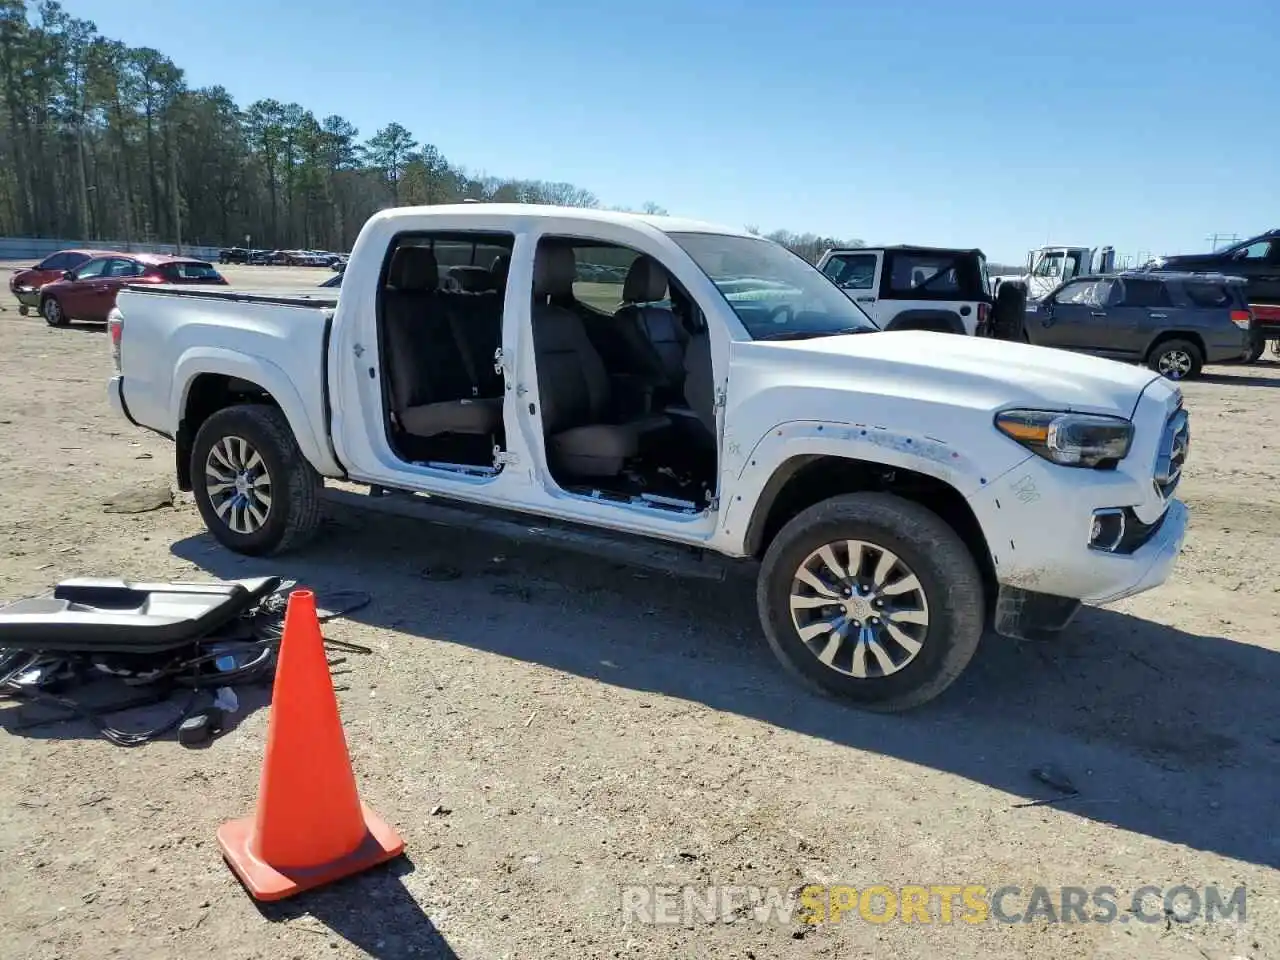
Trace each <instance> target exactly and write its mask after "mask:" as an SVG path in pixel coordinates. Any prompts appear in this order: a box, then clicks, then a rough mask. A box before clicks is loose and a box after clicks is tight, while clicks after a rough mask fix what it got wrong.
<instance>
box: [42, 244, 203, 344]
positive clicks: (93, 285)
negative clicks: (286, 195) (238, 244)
mask: <svg viewBox="0 0 1280 960" xmlns="http://www.w3.org/2000/svg"><path fill="white" fill-rule="evenodd" d="M131 283H141V284H182V285H186V284H212V285H215V286H226V283H227V281H226V280H225V279H224V278H223V276H222V275H221V274H220V273H218V271H217V270H216V269H214V267H213V264H211V263H206V262H205V261H203V260H194V259H191V258H188V257H169V256H163V255H161V254H153V253H129V254H124V253H108V254H104V255H102V256H98V257H94V258H93V259H91V260H89V261H87V262H86V263H84V264H82V265H81V266H79V267H77V268H76V269H75V270H68V271H67V272H66V273H65V274H64V275H63V278H62V279H61V280H55V281H54V282H53V283H49V284H46V285H45V286H44V287H42V288H41V290H40V315H41V316H42V317H44V319H45V322H46V323H48V324H49V326H51V327H62V326H66V325H67V324H68V323H70V322H71V321H72V320H84V321H90V322H95V323H105V322H106V319H107V314H109V313H110V312H111V308H112V307H114V306H115V302H116V294H117V293H118V292H119V291H120V289H121V288H122V287H124V286H126V285H127V284H131Z"/></svg>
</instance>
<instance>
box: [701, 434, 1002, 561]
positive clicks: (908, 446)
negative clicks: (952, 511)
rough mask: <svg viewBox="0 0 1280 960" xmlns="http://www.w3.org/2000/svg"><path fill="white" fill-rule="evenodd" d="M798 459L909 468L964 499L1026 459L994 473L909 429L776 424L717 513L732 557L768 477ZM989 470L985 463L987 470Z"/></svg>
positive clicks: (740, 548) (960, 452)
mask: <svg viewBox="0 0 1280 960" xmlns="http://www.w3.org/2000/svg"><path fill="white" fill-rule="evenodd" d="M801 456H827V457H838V458H842V459H845V460H858V461H862V462H865V463H874V464H880V465H883V466H885V467H891V468H892V467H898V468H901V469H905V470H913V471H915V472H916V473H921V474H925V475H926V476H930V477H933V478H934V479H936V480H940V481H942V482H943V483H945V484H947V485H948V486H950V487H952V488H954V489H955V490H956V491H958V492H959V493H960V494H961V495H962V496H964V497H965V498H966V499H968V498H969V497H970V496H972V495H973V494H974V493H975V492H976V491H978V490H981V489H983V488H984V487H986V486H987V485H989V484H990V483H991V482H992V481H993V480H995V479H996V478H997V477H998V476H1002V475H1003V474H1004V473H1005V472H1007V471H1008V470H1011V469H1013V467H1014V466H1016V465H1017V463H1018V462H1019V461H1020V460H1022V459H1025V456H1026V455H1025V454H1023V455H1019V456H1013V457H1011V458H1010V460H1009V462H1007V463H1002V464H999V465H998V468H999V469H998V470H997V471H996V472H994V473H992V472H984V470H983V468H982V467H981V466H980V465H979V464H978V463H977V462H976V461H974V460H973V459H972V458H971V457H969V456H968V455H967V454H966V453H965V452H964V450H961V449H959V448H957V447H954V446H952V445H950V444H948V443H945V442H944V441H942V440H937V439H935V438H933V437H928V436H925V435H924V434H919V433H913V432H911V431H909V430H895V429H890V428H887V427H880V426H874V425H871V424H860V423H835V422H829V421H816V420H793V421H790V422H787V423H780V424H777V425H776V426H774V427H772V428H771V429H770V430H769V431H768V432H767V433H765V434H764V435H763V436H761V437H760V438H759V439H758V440H757V441H756V442H755V444H754V445H753V446H752V447H751V449H750V452H749V453H748V454H747V455H746V456H745V457H743V458H742V469H741V471H740V472H739V474H738V476H737V477H736V479H735V480H734V487H733V490H732V495H731V496H729V497H726V498H725V500H727V501H728V502H727V503H725V504H723V506H722V508H721V511H720V536H721V537H722V538H723V540H724V542H725V543H726V545H732V546H731V549H733V550H734V552H735V553H738V554H739V555H742V554H743V553H745V551H746V547H747V544H746V538H747V534H748V529H749V527H750V524H751V518H752V513H753V511H754V509H755V506H756V504H757V503H759V502H760V498H761V496H762V495H763V494H764V492H765V488H766V485H767V484H768V483H769V480H770V478H771V477H772V476H773V475H774V473H775V472H776V471H777V470H778V468H779V467H781V466H782V464H784V463H786V462H787V461H788V460H792V459H794V458H796V457H801ZM992 467H993V465H992V464H987V465H986V470H987V471H991V469H992Z"/></svg>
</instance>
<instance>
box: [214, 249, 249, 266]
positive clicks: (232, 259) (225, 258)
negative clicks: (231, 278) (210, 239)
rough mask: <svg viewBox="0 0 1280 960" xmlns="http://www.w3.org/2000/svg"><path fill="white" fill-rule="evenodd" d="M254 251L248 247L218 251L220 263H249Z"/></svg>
mask: <svg viewBox="0 0 1280 960" xmlns="http://www.w3.org/2000/svg"><path fill="white" fill-rule="evenodd" d="M252 255H253V251H252V250H250V249H248V248H247V247H230V248H228V249H226V250H219V251H218V262H219V263H248V262H249V258H250V257H251V256H252Z"/></svg>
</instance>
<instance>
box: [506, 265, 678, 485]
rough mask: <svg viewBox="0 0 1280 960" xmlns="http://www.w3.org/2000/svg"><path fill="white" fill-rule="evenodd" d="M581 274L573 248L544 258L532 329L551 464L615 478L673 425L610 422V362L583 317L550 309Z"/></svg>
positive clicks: (537, 273)
mask: <svg viewBox="0 0 1280 960" xmlns="http://www.w3.org/2000/svg"><path fill="white" fill-rule="evenodd" d="M576 275H577V263H576V261H575V260H574V256H573V250H572V249H571V248H569V247H556V246H547V247H543V248H542V249H540V250H539V251H538V255H537V257H536V258H535V260H534V267H533V310H532V314H531V324H532V333H533V352H534V362H535V363H536V364H537V370H538V393H539V395H540V396H541V398H542V427H543V431H544V434H545V436H546V438H547V458H548V460H549V461H550V462H551V464H552V466H553V468H558V469H559V470H560V471H562V472H564V473H566V474H570V475H572V476H575V477H613V476H617V475H618V474H619V473H621V472H622V468H623V465H624V464H625V463H626V461H627V460H628V459H629V458H631V457H634V456H635V455H636V453H637V451H638V450H639V448H640V435H641V434H642V433H644V432H646V431H647V430H649V429H653V428H657V427H661V426H665V425H667V424H668V423H669V421H667V420H665V418H649V419H647V420H645V421H642V422H636V423H621V424H619V423H609V422H608V419H609V413H610V409H611V406H612V399H613V398H612V391H611V384H610V381H609V373H608V371H607V370H606V369H605V366H604V361H603V360H601V359H600V354H598V353H597V352H596V349H595V347H593V346H592V344H591V340H590V338H589V337H588V336H587V331H586V329H585V328H584V327H583V324H582V318H581V317H579V316H578V315H577V314H576V313H575V312H574V311H572V310H569V309H567V308H565V307H561V306H558V305H556V304H554V303H551V302H550V300H551V298H553V297H557V296H563V295H564V292H565V291H566V290H572V289H573V280H574V277H575V276H576Z"/></svg>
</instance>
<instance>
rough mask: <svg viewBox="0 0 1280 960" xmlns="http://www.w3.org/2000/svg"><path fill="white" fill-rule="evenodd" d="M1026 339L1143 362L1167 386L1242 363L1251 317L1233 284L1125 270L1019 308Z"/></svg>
mask: <svg viewBox="0 0 1280 960" xmlns="http://www.w3.org/2000/svg"><path fill="white" fill-rule="evenodd" d="M1026 317H1027V322H1026V328H1025V329H1026V337H1027V340H1028V341H1030V342H1031V343H1034V344H1037V345H1039V346H1045V347H1061V348H1063V349H1066V350H1080V351H1083V352H1085V353H1095V354H1098V355H1099V356H1103V357H1110V358H1112V359H1114V360H1131V361H1136V362H1139V363H1145V364H1147V365H1148V366H1150V367H1151V369H1152V370H1155V371H1157V372H1158V373H1161V374H1163V375H1164V376H1166V377H1168V378H1170V379H1171V380H1184V379H1187V378H1189V377H1195V376H1197V375H1198V374H1199V373H1200V368H1201V367H1202V366H1203V365H1204V364H1206V363H1227V362H1237V361H1240V360H1244V359H1247V358H1248V356H1249V354H1250V351H1251V341H1252V336H1251V327H1252V323H1253V315H1252V313H1251V312H1250V310H1249V305H1248V302H1247V300H1246V298H1245V284H1244V281H1243V280H1241V279H1240V278H1239V277H1228V276H1224V275H1222V274H1216V273H1173V272H1168V271H1163V270H1158V271H1153V270H1141V271H1126V272H1123V273H1106V274H1098V275H1096V276H1089V277H1077V278H1076V279H1074V280H1069V281H1067V282H1066V283H1064V284H1062V285H1061V286H1060V287H1058V288H1057V289H1056V290H1054V291H1053V292H1052V293H1050V294H1049V295H1048V296H1047V297H1045V298H1044V299H1043V300H1041V301H1039V302H1038V303H1029V304H1028V305H1027V313H1026Z"/></svg>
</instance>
